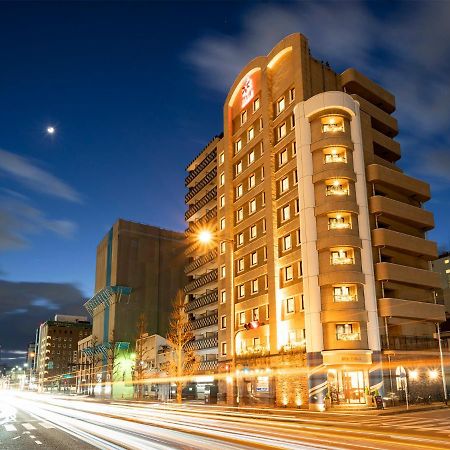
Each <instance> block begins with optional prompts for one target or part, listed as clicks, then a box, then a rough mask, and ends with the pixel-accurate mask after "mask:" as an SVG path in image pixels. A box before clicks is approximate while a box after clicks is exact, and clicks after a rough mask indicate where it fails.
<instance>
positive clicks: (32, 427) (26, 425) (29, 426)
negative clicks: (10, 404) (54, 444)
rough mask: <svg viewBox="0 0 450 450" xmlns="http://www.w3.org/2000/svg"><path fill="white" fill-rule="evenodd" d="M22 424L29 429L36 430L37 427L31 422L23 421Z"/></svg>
mask: <svg viewBox="0 0 450 450" xmlns="http://www.w3.org/2000/svg"><path fill="white" fill-rule="evenodd" d="M22 426H23V427H24V428H26V429H27V430H35V429H36V427H35V426H34V425H31V423H23V424H22Z"/></svg>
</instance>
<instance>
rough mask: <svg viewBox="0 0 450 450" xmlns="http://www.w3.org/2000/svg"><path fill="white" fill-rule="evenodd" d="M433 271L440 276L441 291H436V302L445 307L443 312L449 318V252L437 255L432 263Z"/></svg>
mask: <svg viewBox="0 0 450 450" xmlns="http://www.w3.org/2000/svg"><path fill="white" fill-rule="evenodd" d="M432 264H433V271H434V272H436V273H438V274H439V275H440V276H441V280H442V285H441V289H439V290H438V291H437V302H438V303H441V304H442V305H445V312H446V314H447V317H448V318H450V252H445V253H443V254H441V255H439V258H437V259H436V260H434V261H433V263H432Z"/></svg>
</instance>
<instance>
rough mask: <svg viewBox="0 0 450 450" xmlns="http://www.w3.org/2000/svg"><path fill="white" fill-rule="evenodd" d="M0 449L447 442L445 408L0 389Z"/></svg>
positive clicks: (448, 413) (387, 446) (433, 445)
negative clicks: (241, 406)
mask: <svg viewBox="0 0 450 450" xmlns="http://www.w3.org/2000/svg"><path fill="white" fill-rule="evenodd" d="M0 396H1V397H0V448H1V449H24V450H30V449H36V450H40V449H70V450H78V449H80V450H84V449H93V448H99V449H156V450H169V449H174V450H175V449H180V450H191V449H192V450H197V449H207V450H228V449H230V450H231V449H261V450H269V449H271V450H272V449H295V450H301V449H317V448H320V449H354V450H356V449H362V448H364V449H367V450H375V449H383V450H398V449H408V450H414V449H418V450H419V449H446V448H450V410H449V409H445V410H436V411H427V412H414V413H408V414H398V415H395V416H375V415H369V414H361V413H359V414H354V413H332V414H329V413H327V414H324V413H309V412H307V411H289V410H280V411H271V412H268V411H262V410H260V411H258V412H255V411H243V410H236V409H233V408H231V409H230V408H220V407H208V406H202V405H192V404H188V405H182V406H177V405H163V404H151V405H138V404H123V403H101V402H96V401H89V400H87V399H86V400H80V399H77V398H76V397H74V398H73V399H68V398H65V397H58V396H51V395H48V394H33V393H13V392H10V391H7V392H0Z"/></svg>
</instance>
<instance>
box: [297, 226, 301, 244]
mask: <svg viewBox="0 0 450 450" xmlns="http://www.w3.org/2000/svg"><path fill="white" fill-rule="evenodd" d="M296 234H297V245H300V244H301V243H302V239H301V234H300V229H298V230H297V233H296Z"/></svg>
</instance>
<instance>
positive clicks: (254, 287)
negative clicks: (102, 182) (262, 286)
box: [251, 279, 258, 294]
mask: <svg viewBox="0 0 450 450" xmlns="http://www.w3.org/2000/svg"><path fill="white" fill-rule="evenodd" d="M251 285H252V294H256V293H257V292H258V279H256V280H252V282H251Z"/></svg>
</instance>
